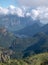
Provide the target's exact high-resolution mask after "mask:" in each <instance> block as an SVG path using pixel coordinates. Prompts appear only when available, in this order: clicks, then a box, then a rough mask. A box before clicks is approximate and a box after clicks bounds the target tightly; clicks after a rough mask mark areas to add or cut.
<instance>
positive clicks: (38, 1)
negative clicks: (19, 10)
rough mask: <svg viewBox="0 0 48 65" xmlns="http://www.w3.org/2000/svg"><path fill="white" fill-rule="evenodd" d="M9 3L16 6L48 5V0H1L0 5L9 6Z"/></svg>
mask: <svg viewBox="0 0 48 65" xmlns="http://www.w3.org/2000/svg"><path fill="white" fill-rule="evenodd" d="M9 5H15V6H29V7H37V6H48V0H0V6H3V7H8V6H9Z"/></svg>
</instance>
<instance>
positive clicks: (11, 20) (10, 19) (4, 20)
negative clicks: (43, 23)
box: [0, 14, 40, 32]
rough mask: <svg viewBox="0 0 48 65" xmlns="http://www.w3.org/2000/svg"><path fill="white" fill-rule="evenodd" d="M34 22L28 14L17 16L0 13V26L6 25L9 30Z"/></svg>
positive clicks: (19, 28) (21, 27) (18, 28)
mask: <svg viewBox="0 0 48 65" xmlns="http://www.w3.org/2000/svg"><path fill="white" fill-rule="evenodd" d="M36 22H40V21H38V20H37V21H36V20H35V21H34V20H33V19H32V18H31V17H30V16H28V17H27V16H25V17H19V16H18V15H15V14H14V15H12V14H8V15H0V26H4V27H6V28H7V29H8V30H9V31H11V32H12V31H17V30H21V29H23V28H25V27H26V26H29V25H32V24H34V23H36Z"/></svg>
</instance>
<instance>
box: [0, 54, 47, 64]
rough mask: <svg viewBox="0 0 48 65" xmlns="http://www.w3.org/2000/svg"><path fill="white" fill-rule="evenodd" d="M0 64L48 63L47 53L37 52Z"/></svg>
mask: <svg viewBox="0 0 48 65" xmlns="http://www.w3.org/2000/svg"><path fill="white" fill-rule="evenodd" d="M0 65H48V53H42V54H37V55H34V56H30V57H27V58H25V59H19V60H17V59H10V60H8V61H7V62H5V63H2V62H0Z"/></svg>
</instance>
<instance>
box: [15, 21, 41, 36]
mask: <svg viewBox="0 0 48 65" xmlns="http://www.w3.org/2000/svg"><path fill="white" fill-rule="evenodd" d="M41 27H42V26H41V23H39V21H36V22H35V23H33V24H31V25H29V26H26V27H25V28H23V29H21V30H19V31H16V32H14V33H15V34H19V35H26V36H33V35H35V34H36V33H37V32H39V31H40V28H41Z"/></svg>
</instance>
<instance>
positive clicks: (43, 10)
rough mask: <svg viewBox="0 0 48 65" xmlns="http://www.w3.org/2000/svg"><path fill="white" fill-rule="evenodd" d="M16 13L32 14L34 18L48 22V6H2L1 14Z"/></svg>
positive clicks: (22, 15) (0, 8)
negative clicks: (33, 7) (31, 7)
mask: <svg viewBox="0 0 48 65" xmlns="http://www.w3.org/2000/svg"><path fill="white" fill-rule="evenodd" d="M3 14H4V15H8V14H16V15H18V16H20V17H24V16H25V15H26V16H31V17H32V18H33V20H36V19H40V21H41V22H42V23H45V24H46V23H48V7H37V8H36V9H30V8H28V7H21V8H20V7H15V6H13V5H10V6H9V7H8V8H2V7H0V15H3Z"/></svg>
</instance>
